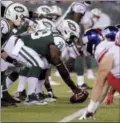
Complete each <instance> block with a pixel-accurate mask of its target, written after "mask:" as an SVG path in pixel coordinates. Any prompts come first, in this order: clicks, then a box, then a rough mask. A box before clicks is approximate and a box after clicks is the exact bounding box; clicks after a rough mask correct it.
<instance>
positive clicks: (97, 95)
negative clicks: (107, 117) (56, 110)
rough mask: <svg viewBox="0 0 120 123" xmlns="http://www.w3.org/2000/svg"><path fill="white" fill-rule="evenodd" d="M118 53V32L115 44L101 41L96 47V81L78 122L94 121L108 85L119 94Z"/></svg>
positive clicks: (119, 49) (119, 45) (119, 34)
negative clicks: (89, 119)
mask: <svg viewBox="0 0 120 123" xmlns="http://www.w3.org/2000/svg"><path fill="white" fill-rule="evenodd" d="M111 49H112V50H111ZM119 51H120V31H119V32H118V33H117V35H116V39H115V42H109V41H103V42H101V43H100V44H99V45H98V46H97V48H96V51H95V58H96V60H97V61H98V63H99V67H98V71H97V80H96V84H95V86H94V88H93V90H92V96H91V100H90V103H89V105H88V107H87V108H86V109H85V110H84V112H83V113H82V115H81V117H80V118H79V119H80V120H85V119H87V118H89V117H90V118H93V119H94V114H95V113H96V111H97V110H98V108H99V107H100V105H101V103H102V101H103V100H104V98H105V96H106V94H107V91H108V87H109V85H110V86H111V87H113V88H114V89H115V90H116V91H118V92H119V93H120V71H119V70H120V59H119ZM106 64H107V65H106Z"/></svg>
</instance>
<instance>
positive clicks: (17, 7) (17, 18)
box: [4, 3, 29, 26]
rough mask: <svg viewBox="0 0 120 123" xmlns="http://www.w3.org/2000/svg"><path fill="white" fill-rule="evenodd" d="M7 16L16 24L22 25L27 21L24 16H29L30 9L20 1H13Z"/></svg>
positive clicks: (6, 13)
mask: <svg viewBox="0 0 120 123" xmlns="http://www.w3.org/2000/svg"><path fill="white" fill-rule="evenodd" d="M4 16H5V18H7V19H9V20H11V21H12V22H13V23H14V25H15V26H21V25H22V24H23V23H24V22H25V21H24V19H23V17H28V16H29V13H28V9H27V8H26V7H25V6H24V5H22V4H20V3H12V4H10V6H8V8H7V9H6V11H5V15H4Z"/></svg>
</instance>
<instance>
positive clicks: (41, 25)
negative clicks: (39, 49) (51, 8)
mask: <svg viewBox="0 0 120 123" xmlns="http://www.w3.org/2000/svg"><path fill="white" fill-rule="evenodd" d="M36 22H37V25H36V28H35V31H38V30H45V29H52V28H54V27H55V24H54V23H53V22H52V21H50V20H48V19H45V18H44V19H41V20H36Z"/></svg>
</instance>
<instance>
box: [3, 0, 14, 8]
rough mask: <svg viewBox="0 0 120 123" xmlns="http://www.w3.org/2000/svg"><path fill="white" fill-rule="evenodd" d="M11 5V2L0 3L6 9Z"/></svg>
mask: <svg viewBox="0 0 120 123" xmlns="http://www.w3.org/2000/svg"><path fill="white" fill-rule="evenodd" d="M11 3H13V1H8V0H7V1H1V4H2V5H3V6H5V7H8V6H9V5H10V4H11Z"/></svg>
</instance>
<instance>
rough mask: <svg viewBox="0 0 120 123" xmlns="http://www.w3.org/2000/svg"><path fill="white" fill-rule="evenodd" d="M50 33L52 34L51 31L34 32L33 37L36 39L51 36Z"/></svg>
mask: <svg viewBox="0 0 120 123" xmlns="http://www.w3.org/2000/svg"><path fill="white" fill-rule="evenodd" d="M50 34H51V31H38V32H36V33H32V34H31V38H32V39H34V40H35V39H39V38H42V37H46V36H49V35H50Z"/></svg>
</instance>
